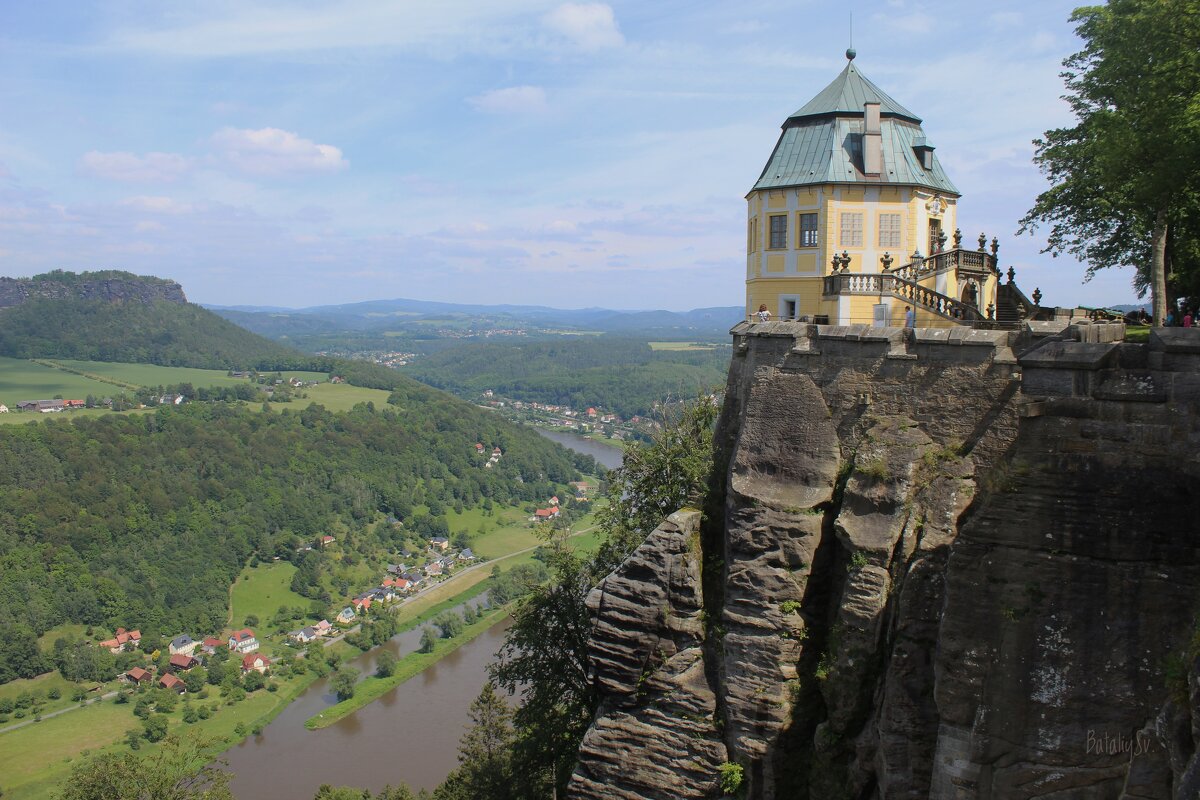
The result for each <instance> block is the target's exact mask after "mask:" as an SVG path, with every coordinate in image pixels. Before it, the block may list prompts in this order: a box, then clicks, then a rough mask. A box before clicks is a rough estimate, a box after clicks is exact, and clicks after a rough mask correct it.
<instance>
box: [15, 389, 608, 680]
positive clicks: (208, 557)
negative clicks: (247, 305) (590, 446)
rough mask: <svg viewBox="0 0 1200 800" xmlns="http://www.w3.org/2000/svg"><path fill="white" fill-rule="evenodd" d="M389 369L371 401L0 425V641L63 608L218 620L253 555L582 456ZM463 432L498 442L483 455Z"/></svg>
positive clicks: (496, 487)
mask: <svg viewBox="0 0 1200 800" xmlns="http://www.w3.org/2000/svg"><path fill="white" fill-rule="evenodd" d="M396 380H397V381H398V382H399V384H400V385H399V387H398V388H397V389H396V390H395V391H394V392H393V394H392V396H391V398H390V399H389V405H388V406H387V407H386V408H372V407H369V406H359V407H357V408H356V409H355V410H353V411H351V412H349V413H345V414H333V413H330V412H327V411H325V410H324V409H323V408H321V407H320V406H310V407H308V408H306V409H304V410H300V411H290V410H289V411H285V412H283V413H282V414H269V413H261V412H260V411H258V410H257V409H248V408H244V407H237V406H227V405H224V404H199V403H197V404H189V405H186V406H182V407H179V408H164V409H161V410H159V411H158V412H156V413H153V414H146V415H135V416H119V415H113V416H110V417H102V418H84V419H76V420H73V421H72V422H71V423H70V424H65V423H61V422H60V423H49V424H47V423H43V424H32V425H23V426H5V427H4V428H2V429H0V621H2V622H0V641H5V642H9V643H13V642H20V641H28V640H29V639H30V637H31V636H33V635H36V634H40V633H41V632H43V631H45V630H47V629H49V628H51V627H53V626H55V625H58V624H61V623H63V622H78V623H84V624H94V625H100V626H106V627H108V628H112V627H114V626H117V625H122V626H127V627H131V628H133V627H140V628H141V629H142V630H143V632H145V633H147V635H149V636H154V635H158V634H168V633H177V632H179V631H181V630H213V629H220V628H221V627H222V625H223V622H224V616H225V609H226V604H227V591H228V589H229V586H230V584H231V582H232V581H233V579H234V577H235V576H236V575H237V573H238V571H239V570H240V569H241V567H242V565H243V564H244V563H245V562H246V561H247V559H249V558H251V557H252V556H254V555H257V556H259V557H262V558H271V557H273V556H279V557H281V558H285V559H292V558H296V550H297V548H298V547H299V546H300V545H301V544H303V543H305V542H307V541H311V539H312V537H313V536H314V535H315V534H317V533H318V532H321V531H323V530H326V529H327V528H328V526H330V525H331V524H332V523H335V522H340V523H342V524H344V525H346V526H351V527H353V526H358V527H361V526H362V525H364V524H365V522H366V521H367V520H369V519H371V518H373V517H375V516H376V515H378V514H379V512H381V511H382V512H386V513H390V514H393V515H395V516H396V517H398V518H399V519H401V520H404V521H406V522H407V524H408V528H409V529H412V528H414V527H416V526H418V525H419V524H420V523H421V521H422V518H425V519H428V518H429V515H430V514H431V513H432V514H433V515H436V514H439V513H441V509H442V508H445V507H455V506H461V507H468V508H469V507H473V506H476V505H478V504H481V503H485V502H486V501H487V500H489V499H490V500H491V501H493V502H495V503H509V502H517V501H530V500H535V499H541V498H543V497H546V496H547V495H548V494H553V492H554V489H555V487H556V485H561V484H563V483H565V482H567V481H570V480H575V479H577V478H578V471H577V467H578V466H580V465H582V466H585V467H591V466H592V465H591V464H590V463H585V462H590V459H586V458H584V457H578V456H574V455H572V454H570V453H569V452H568V451H566V450H563V449H561V448H559V447H557V446H555V445H553V444H552V443H550V442H548V441H547V440H545V439H543V438H542V437H540V436H538V435H537V434H536V433H535V432H533V431H530V430H524V429H521V428H519V427H517V426H514V425H511V424H509V423H506V422H505V421H504V420H502V419H499V418H497V417H496V416H494V415H491V414H488V413H486V412H484V411H481V410H478V409H475V408H472V407H471V406H469V405H468V404H466V403H463V402H460V401H457V400H455V399H453V398H449V397H446V396H445V395H442V394H440V393H438V392H436V391H434V390H431V389H428V388H427V387H423V386H421V385H419V384H416V383H414V382H412V381H409V380H407V379H404V378H403V377H401V376H396ZM476 442H481V443H484V444H485V445H486V446H487V450H488V452H489V453H490V451H491V448H492V447H500V448H501V449H502V450H503V452H504V456H503V458H502V459H501V460H500V461H499V462H498V463H497V464H496V465H495V467H494V468H490V469H485V468H484V459H483V457H482V456H480V455H477V454H476V452H475V447H474V445H475V443H476ZM7 652H8V651H6V650H5V648H3V647H0V662H3V661H4V660H5V658H6V653H7ZM13 657H14V658H17V657H20V654H19V653H13ZM14 666H15V665H11V664H10V665H6V664H5V663H0V674H4V673H6V672H7V673H8V675H9V677H12V674H13V672H16V673H18V674H19V673H20V672H22V670H21V669H19V668H17V669H13V668H12V667H14Z"/></svg>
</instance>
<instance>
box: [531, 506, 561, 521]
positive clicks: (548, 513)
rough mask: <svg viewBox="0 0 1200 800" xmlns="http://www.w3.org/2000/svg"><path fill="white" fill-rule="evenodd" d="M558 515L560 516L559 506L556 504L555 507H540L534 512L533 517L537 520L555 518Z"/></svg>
mask: <svg viewBox="0 0 1200 800" xmlns="http://www.w3.org/2000/svg"><path fill="white" fill-rule="evenodd" d="M557 516H558V507H557V506H555V507H554V508H539V509H538V510H537V511H535V512H533V518H534V519H535V520H543V519H554V518H555V517H557Z"/></svg>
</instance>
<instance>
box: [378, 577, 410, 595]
mask: <svg viewBox="0 0 1200 800" xmlns="http://www.w3.org/2000/svg"><path fill="white" fill-rule="evenodd" d="M383 585H384V586H385V587H391V588H392V589H395V590H396V591H397V592H407V591H408V590H409V589H411V588H412V582H411V581H407V580H405V579H404V578H384V579H383Z"/></svg>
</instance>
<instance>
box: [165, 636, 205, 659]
mask: <svg viewBox="0 0 1200 800" xmlns="http://www.w3.org/2000/svg"><path fill="white" fill-rule="evenodd" d="M199 646H200V643H199V642H197V641H196V640H195V639H193V638H192V637H191V636H188V635H187V634H186V633H184V634H180V635H179V636H176V637H175V638H174V639H172V640H171V643H170V644H169V645H167V652H168V653H170V654H171V655H173V656H176V655H180V654H182V655H185V656H190V655H191V654H192V653H194V652H196V648H197V647H199Z"/></svg>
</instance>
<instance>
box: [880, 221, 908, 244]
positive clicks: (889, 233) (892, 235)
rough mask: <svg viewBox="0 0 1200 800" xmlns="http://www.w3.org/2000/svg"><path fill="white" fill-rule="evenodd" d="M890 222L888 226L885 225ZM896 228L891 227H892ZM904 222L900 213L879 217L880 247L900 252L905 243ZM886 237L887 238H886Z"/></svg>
mask: <svg viewBox="0 0 1200 800" xmlns="http://www.w3.org/2000/svg"><path fill="white" fill-rule="evenodd" d="M884 220H888V224H886V225H885V224H884ZM893 224H894V225H895V227H891V225H893ZM903 226H904V221H903V220H902V219H901V216H900V214H899V213H894V214H893V213H882V214H880V215H879V246H880V247H887V248H891V249H893V250H899V249H900V244H901V242H902V241H903V235H904V227H903ZM885 237H886V238H885Z"/></svg>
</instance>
